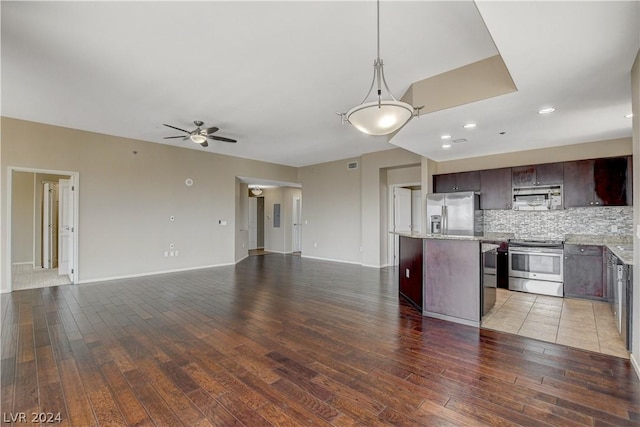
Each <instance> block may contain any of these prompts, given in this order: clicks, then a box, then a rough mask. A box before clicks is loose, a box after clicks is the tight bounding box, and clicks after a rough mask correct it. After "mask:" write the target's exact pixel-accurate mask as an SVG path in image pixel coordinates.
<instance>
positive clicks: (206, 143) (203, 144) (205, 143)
mask: <svg viewBox="0 0 640 427" xmlns="http://www.w3.org/2000/svg"><path fill="white" fill-rule="evenodd" d="M200 145H202V146H203V147H205V148H206V147H208V146H209V143H208V142H207V141H205V142H203V143H202V144H200Z"/></svg>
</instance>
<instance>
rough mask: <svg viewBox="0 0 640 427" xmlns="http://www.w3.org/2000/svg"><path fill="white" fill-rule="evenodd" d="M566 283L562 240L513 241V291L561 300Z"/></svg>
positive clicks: (510, 249) (510, 261)
mask: <svg viewBox="0 0 640 427" xmlns="http://www.w3.org/2000/svg"><path fill="white" fill-rule="evenodd" d="M563 281H564V270H563V242H562V241H561V240H535V239H529V240H510V241H509V289H510V290H512V291H522V292H531V293H535V294H543V295H552V296H558V297H561V296H563V295H564V286H563Z"/></svg>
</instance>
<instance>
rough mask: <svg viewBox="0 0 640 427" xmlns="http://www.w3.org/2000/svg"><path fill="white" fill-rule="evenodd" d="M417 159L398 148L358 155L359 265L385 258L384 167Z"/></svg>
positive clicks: (381, 261) (415, 162) (372, 264)
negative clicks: (360, 238) (360, 252)
mask: <svg viewBox="0 0 640 427" xmlns="http://www.w3.org/2000/svg"><path fill="white" fill-rule="evenodd" d="M420 161H421V158H420V156H418V155H417V154H415V153H411V152H409V151H406V150H403V149H401V148H396V149H393V150H386V151H379V152H377V153H370V154H365V155H363V156H362V157H361V161H360V163H361V169H362V172H361V177H360V182H361V227H362V231H361V233H362V264H363V265H365V266H369V267H380V266H383V265H385V264H386V263H387V260H388V255H387V242H388V239H387V233H388V231H389V230H388V220H387V218H386V217H387V212H388V209H389V207H388V200H389V195H388V185H387V182H388V181H387V173H388V171H389V170H390V169H394V168H397V167H400V166H407V165H418V164H420Z"/></svg>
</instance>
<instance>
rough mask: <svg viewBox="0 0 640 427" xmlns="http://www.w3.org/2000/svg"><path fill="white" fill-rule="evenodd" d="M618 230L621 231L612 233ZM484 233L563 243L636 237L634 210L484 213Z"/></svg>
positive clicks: (612, 208)
mask: <svg viewBox="0 0 640 427" xmlns="http://www.w3.org/2000/svg"><path fill="white" fill-rule="evenodd" d="M612 226H617V227H618V230H617V231H611V227H612ZM484 231H485V233H487V232H490V233H491V232H493V233H514V234H515V237H516V238H549V239H559V238H562V237H564V235H566V234H589V235H601V236H621V235H630V234H632V233H633V207H632V206H623V207H601V208H573V209H564V210H557V211H513V210H486V211H484Z"/></svg>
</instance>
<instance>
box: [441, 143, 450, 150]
mask: <svg viewBox="0 0 640 427" xmlns="http://www.w3.org/2000/svg"><path fill="white" fill-rule="evenodd" d="M449 148H451V143H450V142H443V143H442V149H443V150H448V149H449Z"/></svg>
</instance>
